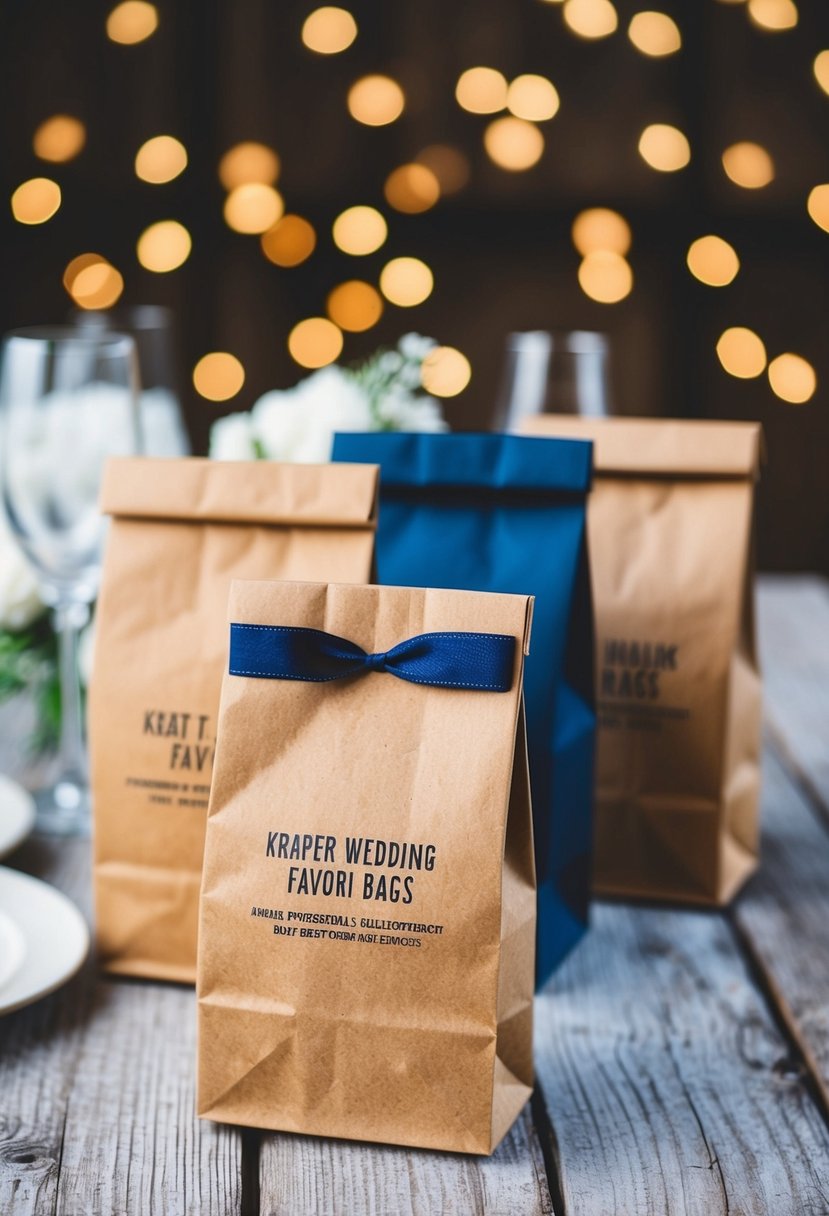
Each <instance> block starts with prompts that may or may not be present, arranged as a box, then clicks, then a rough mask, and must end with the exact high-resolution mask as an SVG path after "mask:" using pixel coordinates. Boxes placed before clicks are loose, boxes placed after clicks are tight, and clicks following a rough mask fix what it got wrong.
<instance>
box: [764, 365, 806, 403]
mask: <svg viewBox="0 0 829 1216" xmlns="http://www.w3.org/2000/svg"><path fill="white" fill-rule="evenodd" d="M769 384H770V385H771V387H772V391H773V392H774V393H776V394H777V396H778V397H779V398H780V399H781V401H788V402H789V403H790V404H791V405H802V404H803V402H804V401H808V400H809V398H810V397H813V396H814V394H815V389H816V388H817V376H816V375H815V369H814V368H813V367H812V365H811V363H809V362H808V361H807V360H806V359H803V358H801V356H800V355H791V354H785V355H778V356H777V358H776V359H772V361H771V363H770V364H769Z"/></svg>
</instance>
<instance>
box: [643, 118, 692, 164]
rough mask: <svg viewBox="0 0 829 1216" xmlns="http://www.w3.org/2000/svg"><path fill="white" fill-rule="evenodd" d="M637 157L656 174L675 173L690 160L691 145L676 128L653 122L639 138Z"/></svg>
mask: <svg viewBox="0 0 829 1216" xmlns="http://www.w3.org/2000/svg"><path fill="white" fill-rule="evenodd" d="M639 155H640V156H641V157H642V160H643V161H644V162H645V164H646V165H650V167H651V169H656V170H657V172H658V173H676V172H677V170H679V169H684V168H685V166H686V165H687V164H688V162H689V161H690V159H691V145H690V144H689V143H688V140H687V138H686V137H685V136H684V135H683V133H682V132H681V131H680V130H679V128H678V127H672V126H670V125H669V124H668V123H664V122H655V123H653V124H652V125H651V126H650V127H645V129H644V131H643V132H642V134H641V135H640V136H639Z"/></svg>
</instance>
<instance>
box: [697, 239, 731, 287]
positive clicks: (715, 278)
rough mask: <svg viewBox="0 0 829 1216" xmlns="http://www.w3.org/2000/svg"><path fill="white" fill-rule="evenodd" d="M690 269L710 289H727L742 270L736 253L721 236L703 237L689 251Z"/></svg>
mask: <svg viewBox="0 0 829 1216" xmlns="http://www.w3.org/2000/svg"><path fill="white" fill-rule="evenodd" d="M687 261H688V269H689V270H690V272H691V274H692V275H693V276H694V278H695V279H699V281H700V282H701V283H705V284H707V286H708V287H727V286H728V284H729V283H732V282H733V281H734V279H735V278H736V276H737V272H738V271H739V269H740V259H739V258H738V257H737V254H736V252H735V251H734V249H733V248H732V246H731V245H729V243H728V241H724V240H723V239H722V237H719V236H701V237H699V238H698V239H697V240H696V241H694V242H693V243H692V245H691V246H690V248H689V250H688V258H687Z"/></svg>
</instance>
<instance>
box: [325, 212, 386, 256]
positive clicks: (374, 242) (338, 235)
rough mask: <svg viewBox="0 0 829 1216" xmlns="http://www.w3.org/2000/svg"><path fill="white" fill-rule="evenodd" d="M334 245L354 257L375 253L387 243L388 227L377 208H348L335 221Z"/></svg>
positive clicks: (333, 231) (333, 230)
mask: <svg viewBox="0 0 829 1216" xmlns="http://www.w3.org/2000/svg"><path fill="white" fill-rule="evenodd" d="M331 231H332V234H333V237H334V244H335V245H336V246H337V248H338V249H341V250H342V251H343V253H350V254H351V256H352V257H364V256H365V255H366V254H368V253H374V251H375V250H376V249H379V248H380V246H381V245H382V244H383V243H384V242H385V239H386V237H387V235H388V226H387V224H386V221H385V219H384V218H383V216H382V215H381V213H380V212H379V211H378V210H377V209H376V208H375V207H363V206H357V207H347V208H346V210H345V211H342V212H341V213H340V214H339V215H338V216H337V218H336V219H335V220H334V225H333V228H332V230H331Z"/></svg>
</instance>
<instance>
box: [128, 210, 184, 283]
mask: <svg viewBox="0 0 829 1216" xmlns="http://www.w3.org/2000/svg"><path fill="white" fill-rule="evenodd" d="M192 247H193V242H192V240H191V239H190V233H189V232H188V231H187V229H186V228H185V227H184V224H180V223H179V222H178V220H159V222H158V223H157V224H150V226H149V228H145V229H144V231H143V232H142V233H141V236H140V237H139V238H138V244H137V245H136V253H137V254H138V260H139V262H140V263H141V265H142V266H143V267H144V269H145V270H152V271H153V272H154V273H155V274H167V273H168V271H171V270H177V269H178V268H179V266H183V265H184V263H185V262H186V261H187V259H188V258H189V256H190V250H191V249H192Z"/></svg>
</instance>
